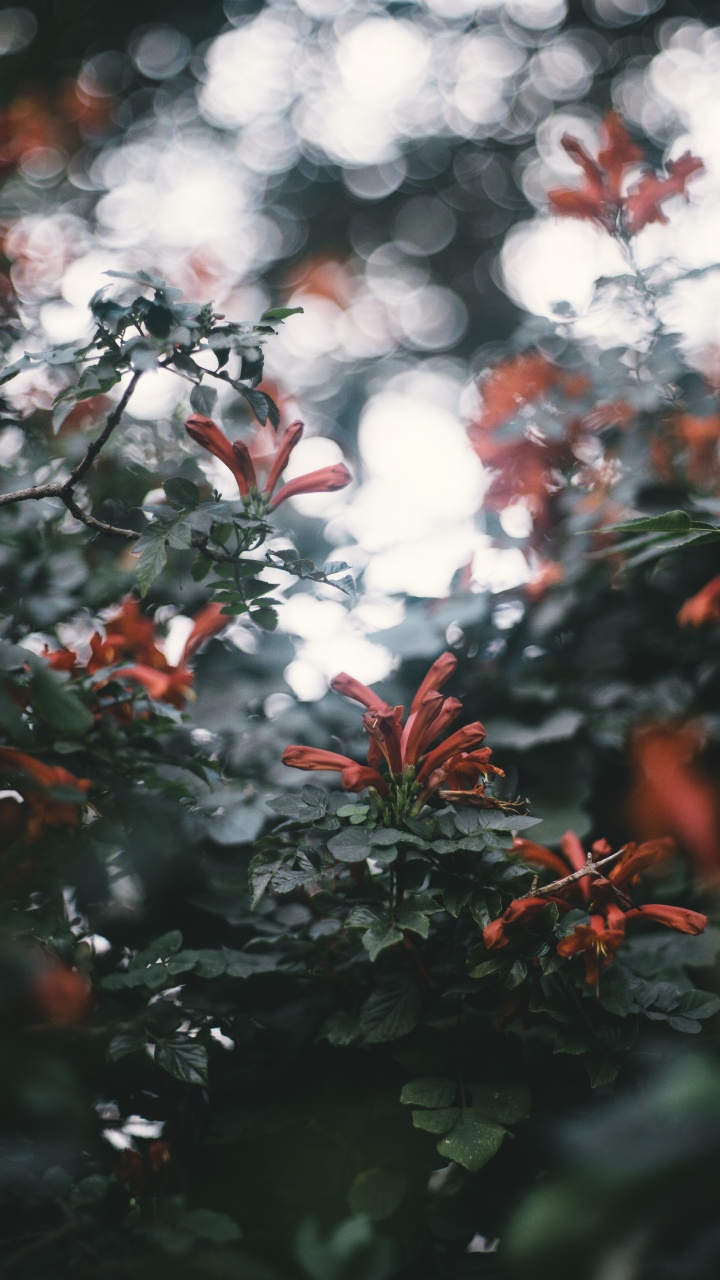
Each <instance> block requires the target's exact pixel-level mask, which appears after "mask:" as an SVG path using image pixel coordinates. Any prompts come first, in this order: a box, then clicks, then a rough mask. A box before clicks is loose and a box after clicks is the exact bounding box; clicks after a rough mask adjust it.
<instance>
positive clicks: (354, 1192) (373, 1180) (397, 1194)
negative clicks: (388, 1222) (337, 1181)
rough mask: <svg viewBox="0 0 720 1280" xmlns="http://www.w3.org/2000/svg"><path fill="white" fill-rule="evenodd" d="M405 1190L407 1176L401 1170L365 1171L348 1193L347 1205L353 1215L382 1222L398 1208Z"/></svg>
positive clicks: (359, 1175)
mask: <svg viewBox="0 0 720 1280" xmlns="http://www.w3.org/2000/svg"><path fill="white" fill-rule="evenodd" d="M407 1190H408V1180H407V1175H406V1174H404V1173H403V1172H402V1170H401V1169H387V1168H384V1169H365V1170H364V1171H363V1172H362V1173H359V1174H358V1176H357V1177H356V1179H355V1181H354V1182H353V1184H352V1186H351V1188H350V1191H349V1192H348V1204H349V1206H350V1208H351V1209H352V1212H353V1213H361V1214H363V1215H364V1217H366V1218H369V1219H370V1221H371V1222H382V1221H383V1219H384V1218H390V1217H392V1215H393V1214H394V1213H395V1211H396V1209H398V1208H399V1207H400V1205H401V1204H402V1202H403V1200H404V1199H405V1196H406V1195H407Z"/></svg>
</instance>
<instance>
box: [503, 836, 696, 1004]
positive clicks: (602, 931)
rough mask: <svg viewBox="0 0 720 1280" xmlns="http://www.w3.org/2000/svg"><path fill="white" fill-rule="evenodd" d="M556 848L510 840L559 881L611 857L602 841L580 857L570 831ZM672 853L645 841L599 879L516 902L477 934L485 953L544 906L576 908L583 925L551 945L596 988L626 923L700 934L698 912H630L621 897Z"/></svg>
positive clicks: (670, 847)
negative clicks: (579, 963) (577, 962)
mask: <svg viewBox="0 0 720 1280" xmlns="http://www.w3.org/2000/svg"><path fill="white" fill-rule="evenodd" d="M560 847H561V850H562V855H560V854H557V853H553V852H552V851H551V850H550V849H546V848H544V846H543V845H539V844H536V843H535V842H534V841H532V840H522V839H521V840H516V841H515V848H516V849H517V851H518V853H519V854H520V856H521V858H522V860H523V861H524V862H527V863H528V865H529V866H531V867H537V868H538V869H541V870H546V871H550V872H552V873H553V875H555V876H556V877H558V878H559V879H561V880H562V879H564V878H565V877H566V876H569V875H571V874H572V873H573V872H574V871H580V870H582V869H583V868H584V867H586V866H587V864H588V859H589V860H590V861H591V862H593V863H594V862H599V861H600V860H601V859H602V858H605V857H607V856H608V854H609V853H610V852H611V850H610V846H609V845H608V844H607V842H606V841H605V840H598V841H596V842H595V844H594V845H593V846H592V849H591V851H590V853H589V854H586V853H585V851H584V849H583V847H582V845H581V843H580V841H579V839H578V837H577V836H576V835H575V834H574V832H572V831H568V832H567V833H566V834H565V835H564V836H563V838H562V840H561V842H560ZM674 849H675V843H674V841H673V840H670V839H667V838H664V839H659V840H648V841H646V842H645V843H644V844H640V845H638V844H628V845H626V847H625V849H624V850H623V852H622V854H621V856H620V857H619V858H618V859H617V861H616V862H614V863H613V865H612V866H611V867H609V869H608V870H607V872H606V873H604V874H596V875H593V876H590V875H588V876H584V877H582V878H581V879H579V880H571V881H570V882H569V883H566V884H561V885H558V886H557V889H556V890H555V892H554V893H553V894H552V895H550V894H545V895H537V894H535V895H534V894H529V895H528V896H527V897H524V898H516V899H515V901H514V902H511V903H510V905H509V906H508V907H506V909H505V911H504V912H503V914H502V915H501V916H500V917H499V918H498V919H497V920H493V921H492V923H491V924H489V925H487V927H486V928H485V929H484V930H483V941H484V943H485V946H486V947H487V948H488V949H489V950H496V949H497V948H500V947H506V946H507V945H508V943H509V942H510V941H511V940H512V936H513V932H514V931H515V930H516V929H517V928H518V927H519V926H522V925H527V924H530V923H531V922H532V921H533V920H534V919H536V918H537V917H538V916H539V915H540V913H541V912H542V911H544V910H545V908H546V907H547V905H548V903H554V904H555V906H556V907H557V908H558V910H559V911H560V912H561V913H563V912H566V911H569V910H570V909H571V908H572V907H581V908H582V909H583V910H585V911H587V912H588V914H589V916H590V922H589V924H576V925H575V927H574V929H573V931H572V933H571V934H568V935H567V937H565V938H562V939H561V940H560V942H558V943H557V947H556V950H557V953H558V955H559V956H563V957H568V956H574V955H582V956H583V957H584V960H585V980H586V982H588V984H589V985H591V986H595V987H597V984H598V982H599V978H600V970H601V969H603V968H607V967H608V965H610V964H612V961H613V958H614V956H615V952H616V951H617V949H618V947H619V946H621V944H622V942H623V941H624V939H625V926H626V924H627V923H628V921H629V920H641V919H645V920H654V921H655V922H656V923H658V924H664V925H667V926H668V928H670V929H678V930H679V931H680V932H681V933H692V934H698V933H702V932H703V930H704V929H705V927H706V925H707V922H708V920H707V916H705V915H702V914H701V912H699V911H689V910H687V909H686V908H685V907H673V906H667V905H665V904H663V903H644V904H643V905H642V906H640V907H636V906H633V904H632V902H631V900H630V899H629V897H628V896H627V890H628V889H629V888H630V887H631V886H632V885H634V884H635V883H636V882H637V877H638V876H639V875H640V873H641V872H642V871H644V870H645V869H646V868H647V867H649V866H652V865H654V864H655V863H656V862H658V861H661V860H662V859H664V858H667V857H669V856H670V855H671V854H672V853H673V852H674Z"/></svg>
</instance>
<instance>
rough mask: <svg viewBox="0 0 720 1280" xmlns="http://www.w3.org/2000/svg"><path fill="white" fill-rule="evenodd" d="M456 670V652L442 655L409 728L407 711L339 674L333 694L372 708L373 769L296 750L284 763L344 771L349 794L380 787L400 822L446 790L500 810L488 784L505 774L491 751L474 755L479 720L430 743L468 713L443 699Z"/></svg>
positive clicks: (368, 727) (481, 733) (368, 717)
mask: <svg viewBox="0 0 720 1280" xmlns="http://www.w3.org/2000/svg"><path fill="white" fill-rule="evenodd" d="M456 665H457V658H456V657H455V655H454V654H452V653H444V654H442V656H441V657H440V658H438V659H437V661H436V662H434V663H433V665H432V666H431V668H430V670H429V671H428V673H427V675H426V676H425V679H424V680H423V681H422V683H421V685H420V688H419V689H418V691H417V693H416V695H415V697H414V698H413V701H412V704H411V707H410V713H409V715H408V718H407V721H406V723H405V725H403V722H402V713H403V708H402V707H391V706H390V705H389V704H388V703H387V702H384V701H383V699H382V698H380V697H378V695H377V694H376V693H375V692H374V691H373V690H372V689H368V688H367V686H366V685H364V684H361V682H360V681H359V680H356V679H355V677H354V676H349V675H347V673H346V672H341V673H340V674H339V675H337V676H335V678H334V679H333V680H332V681H331V688H333V689H334V690H335V692H337V693H342V694H344V695H345V696H346V697H349V698H352V699H353V700H354V701H355V702H359V703H360V704H361V706H363V707H366V708H367V710H366V712H365V714H364V715H363V717H362V722H363V727H364V729H365V731H366V733H367V734H368V737H369V738H370V744H369V748H368V763H367V766H365V765H359V764H356V763H355V761H353V760H351V759H350V758H349V757H348V756H343V755H338V754H336V753H335V752H333V751H322V750H319V749H317V748H315V747H302V746H296V745H292V746H289V747H286V748H285V751H284V752H283V757H282V758H283V763H284V764H287V765H290V766H291V767H292V768H295V769H330V770H332V771H334V772H338V773H340V776H341V781H342V785H343V787H344V788H345V789H346V790H353V791H355V790H359V789H361V788H362V787H366V786H369V787H374V788H375V790H376V791H377V792H378V793H379V794H380V795H381V796H383V797H385V798H389V799H390V800H391V801H392V803H393V804H394V805H395V806H396V809H397V814H396V816H398V815H400V816H402V815H403V814H405V813H410V812H414V813H417V812H419V811H420V809H421V808H422V806H423V805H424V804H425V803H426V801H427V800H428V799H429V798H430V796H432V795H434V794H435V793H436V792H440V794H441V795H442V796H443V797H444V798H447V794H448V793H447V792H441V791H440V788H441V787H443V786H445V785H454V786H456V787H457V788H458V790H457V795H456V796H455V799H456V802H457V803H461V804H463V803H464V804H471V805H472V804H474V803H476V802H477V803H480V802H482V803H483V804H484V807H487V808H497V807H502V804H501V802H500V801H498V800H495V799H494V798H493V797H491V796H487V795H486V794H485V783H486V781H487V779H488V778H489V777H490V776H491V775H492V774H493V773H494V774H501V773H502V771H501V770H500V769H497V768H496V767H495V766H494V765H491V764H490V763H489V757H490V754H491V753H490V750H489V749H488V748H484V749H483V750H482V751H475V750H473V748H474V747H475V746H476V745H477V744H478V743H480V742H482V739H483V738H484V737H485V730H484V728H483V726H482V725H481V724H480V722H479V721H475V722H474V723H473V724H469V725H466V726H465V727H464V728H463V729H458V730H457V731H456V732H455V733H453V734H451V736H450V737H449V738H446V739H445V741H444V742H442V743H441V744H440V745H439V746H437V747H434V748H433V745H432V744H433V743H434V742H435V741H436V739H437V738H439V737H440V736H441V735H442V734H443V733H445V731H446V730H447V729H448V728H449V726H450V725H451V724H452V723H453V721H454V720H456V719H457V717H458V715H459V714H460V712H461V710H462V704H461V703H460V702H459V701H458V699H457V698H444V697H443V696H442V694H441V693H440V689H441V688H442V687H443V685H445V684H446V683H447V681H448V680H449V679H450V677H451V675H452V674H453V672H454V670H455V667H456ZM480 778H482V779H483V782H482V783H480V782H479V779H480ZM467 783H469V786H466V784H467Z"/></svg>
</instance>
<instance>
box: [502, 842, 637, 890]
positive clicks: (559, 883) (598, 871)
mask: <svg viewBox="0 0 720 1280" xmlns="http://www.w3.org/2000/svg"><path fill="white" fill-rule="evenodd" d="M624 852H625V846H624V845H623V847H622V849H618V851H617V853H609V854H608V855H607V857H606V858H601V859H600V861H599V862H592V861H591V860H590V858H588V860H587V862H586V863H585V866H584V867H580V868H579V869H578V870H577V871H573V872H571V873H570V875H567V876H563V878H562V880H553V882H552V884H545V885H543V886H542V887H541V888H540V889H537V888H534V889H530V891H529V892H528V893H523V894H521V898H546V897H548V896H552V894H554V893H559V891H560V890H561V889H564V888H565V885H567V884H574V883H575V881H576V880H584V879H585V877H586V876H592V877H595V876H601V875H602V868H603V867H607V866H609V864H610V863H611V862H617V860H618V858H619V857H621V856H622V854H623V853H624ZM518 901H520V899H518Z"/></svg>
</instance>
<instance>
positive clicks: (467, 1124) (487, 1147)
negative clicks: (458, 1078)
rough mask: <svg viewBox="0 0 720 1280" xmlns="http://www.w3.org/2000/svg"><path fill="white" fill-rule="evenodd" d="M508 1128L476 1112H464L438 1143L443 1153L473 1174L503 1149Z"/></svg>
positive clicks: (441, 1153)
mask: <svg viewBox="0 0 720 1280" xmlns="http://www.w3.org/2000/svg"><path fill="white" fill-rule="evenodd" d="M505 1134H506V1130H505V1129H503V1128H501V1127H500V1125H497V1124H487V1123H486V1122H485V1121H484V1120H481V1119H478V1118H477V1117H476V1116H475V1115H474V1113H473V1112H472V1111H464V1112H463V1113H462V1115H461V1116H460V1118H459V1120H458V1122H457V1124H456V1125H455V1126H454V1128H453V1129H451V1131H450V1133H448V1134H447V1135H446V1137H444V1138H442V1139H441V1140H440V1142H438V1148H437V1149H438V1151H439V1153H440V1155H441V1156H447V1157H448V1159H449V1160H454V1161H455V1162H456V1164H461V1165H462V1166H463V1167H464V1168H465V1169H469V1170H470V1172H471V1173H477V1171H478V1169H482V1167H483V1165H486V1164H487V1162H488V1160H492V1157H493V1156H494V1155H495V1153H496V1152H497V1151H498V1150H499V1148H500V1146H501V1144H502V1141H503V1138H504V1137H505Z"/></svg>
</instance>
